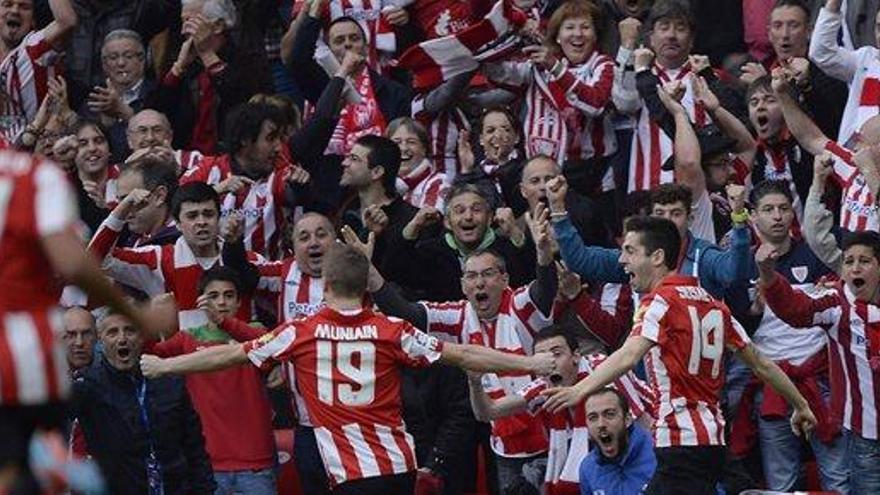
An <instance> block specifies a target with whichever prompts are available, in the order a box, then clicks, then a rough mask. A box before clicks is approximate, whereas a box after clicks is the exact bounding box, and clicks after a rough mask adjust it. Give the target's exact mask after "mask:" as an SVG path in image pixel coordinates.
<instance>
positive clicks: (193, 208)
mask: <svg viewBox="0 0 880 495" xmlns="http://www.w3.org/2000/svg"><path fill="white" fill-rule="evenodd" d="M219 218H220V217H219V212H218V211H217V206H216V205H215V204H214V202H213V201H202V202H200V203H191V202H185V203H183V204H181V205H180V218H178V219H177V227H178V228H179V229H180V232H181V234H182V235H183V238H184V240H186V243H187V244H189V245H190V246H191V247H192V248H193V250H194V251H196V250H201V249H205V248H210V247H212V246H214V245H216V243H217V235H218V234H219V232H220V220H219Z"/></svg>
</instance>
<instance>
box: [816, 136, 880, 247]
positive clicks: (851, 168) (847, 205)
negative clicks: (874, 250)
mask: <svg viewBox="0 0 880 495" xmlns="http://www.w3.org/2000/svg"><path fill="white" fill-rule="evenodd" d="M825 149H826V150H827V151H828V152H830V153H831V154H832V155H834V158H835V160H834V166H833V167H832V171H833V177H834V178H835V180H837V183H838V184H840V188H841V189H843V201H842V204H841V205H840V226H841V227H842V228H844V229H847V230H849V231H851V232H858V231H860V230H873V231H875V232H876V231H877V230H880V218H878V216H877V214H878V211H877V199H876V198H875V197H874V195H873V194H871V188H870V187H868V181H866V180H865V176H864V175H862V173H861V172H860V171H859V169H858V168H856V166H855V164H854V163H853V154H852V152H851V151H849V150H848V149H846V148H844V147H842V146H840V145H839V144H837V143H836V142H834V141H828V142H827V143H826V144H825Z"/></svg>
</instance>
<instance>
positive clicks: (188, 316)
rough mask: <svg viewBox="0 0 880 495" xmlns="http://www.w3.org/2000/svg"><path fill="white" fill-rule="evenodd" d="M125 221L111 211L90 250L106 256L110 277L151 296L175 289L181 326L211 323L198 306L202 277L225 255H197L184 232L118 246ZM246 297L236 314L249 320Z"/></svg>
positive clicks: (90, 245) (105, 266)
mask: <svg viewBox="0 0 880 495" xmlns="http://www.w3.org/2000/svg"><path fill="white" fill-rule="evenodd" d="M124 225H125V222H124V221H122V220H120V219H118V218H116V217H114V216H113V215H112V214H111V215H109V216H108V217H107V219H106V220H104V222H102V223H101V225H100V227H98V231H97V232H96V233H95V236H94V237H93V238H92V241H91V242H90V243H89V251H91V252H92V253H94V254H95V256H97V257H98V259H101V260H104V264H103V267H104V270H105V271H106V273H107V274H108V275H109V276H110V278H112V279H113V280H115V281H116V282H119V283H120V284H123V285H128V286H130V287H132V288H135V289H138V290H140V291H141V292H143V293H144V294H146V295H148V296H150V297H152V296H155V295H157V294H162V293H165V292H173V293H174V299H175V300H176V301H177V307H178V318H179V320H180V321H179V326H180V328H182V329H185V330H186V329H191V328H196V327H200V326H204V325H207V324H208V319H207V316H206V315H205V313H204V312H203V311H202V310H200V309H198V308H197V306H196V299H197V298H198V296H199V279H200V278H201V277H202V274H203V273H204V272H205V271H206V270H209V269H211V268H212V267H214V266H215V265H218V264H221V265H222V264H223V257H222V256H220V255H219V254H218V255H217V256H213V257H210V258H198V257H196V255H195V254H194V253H193V252H192V249H191V248H190V247H189V244H187V243H186V239H184V238H183V237H182V236H181V237H180V238H178V239H177V242H175V243H174V244H167V245H164V246H142V247H136V248H120V247H116V241H117V240H118V239H119V233H120V232H121V231H122V227H123V226H124ZM247 255H248V258H249V260H250V261H256V262H258V263H259V262H260V261H261V260H260V257H259V256H257V255H256V254H254V253H251V252H248V253H247ZM242 299H243V300H242V304H241V307H240V308H239V310H238V313H237V315H236V317H237V318H239V319H241V320H244V321H248V320H249V318H250V307H251V305H250V298H249V297H246V298H242Z"/></svg>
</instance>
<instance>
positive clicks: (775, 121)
mask: <svg viewBox="0 0 880 495" xmlns="http://www.w3.org/2000/svg"><path fill="white" fill-rule="evenodd" d="M748 104H749V121H750V122H751V123H752V127H754V128H755V131H756V132H757V133H758V137H759V138H761V139H765V140H768V139H774V138H776V137H778V136H779V133H780V132H781V131H782V126H783V125H785V118H784V117H783V116H782V106H781V105H780V104H779V100H778V99H777V98H776V95H775V94H773V91H772V90H771V89H770V88H759V89H756V90H755V91H753V92H752V94H751V95H749V101H748Z"/></svg>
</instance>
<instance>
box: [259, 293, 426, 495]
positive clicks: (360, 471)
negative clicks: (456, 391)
mask: <svg viewBox="0 0 880 495" xmlns="http://www.w3.org/2000/svg"><path fill="white" fill-rule="evenodd" d="M244 348H245V351H246V352H247V354H248V357H249V358H250V360H251V361H252V362H253V363H254V364H255V365H256V366H258V367H261V368H268V367H270V366H272V365H273V364H275V363H277V362H281V361H288V362H290V363H292V364H293V368H294V372H295V373H296V377H297V383H298V384H299V387H300V390H301V391H302V394H303V397H304V398H305V402H306V407H307V408H308V410H309V413H310V414H311V417H312V421H313V423H314V425H315V437H316V438H317V440H318V449H319V450H320V452H321V457H322V459H323V461H324V467H325V469H326V470H327V472H328V474H329V477H330V480H331V483H332V484H334V485H338V484H341V483H345V482H347V481H353V480H358V479H363V478H372V477H377V476H388V475H394V474H400V473H406V472H411V471H414V470H415V469H416V456H415V448H414V444H413V439H412V436H410V434H409V433H407V432H406V428H405V426H404V423H403V419H402V418H401V410H402V405H401V400H400V382H401V380H400V378H401V377H400V368H401V367H403V366H408V367H423V366H427V365H430V364H431V363H433V362H435V361H437V360H439V359H440V353H441V351H442V348H443V343H442V342H441V341H439V340H438V339H437V338H435V337H431V336H429V335H427V334H425V333H422V332H420V331H418V330H416V329H415V328H413V327H412V325H410V324H409V323H407V322H405V321H403V320H399V319H397V318H389V317H386V316H384V315H382V314H380V313H374V312H373V311H372V310H370V309H363V310H359V311H356V312H351V313H340V312H337V311H335V310H333V309H330V308H324V309H322V310H321V311H319V312H318V313H317V314H315V315H314V316H312V317H310V318H306V319H302V320H296V321H293V322H290V323H285V324H284V325H281V326H280V327H278V328H277V329H276V330H274V331H273V332H272V333H270V334H267V335H265V336H263V337H262V338H260V339H257V340H254V341H251V342H249V343H247V344H245V346H244Z"/></svg>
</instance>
